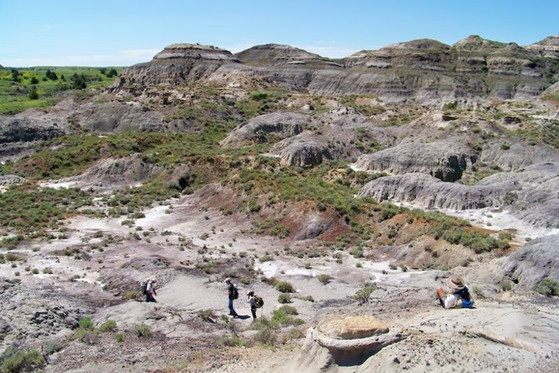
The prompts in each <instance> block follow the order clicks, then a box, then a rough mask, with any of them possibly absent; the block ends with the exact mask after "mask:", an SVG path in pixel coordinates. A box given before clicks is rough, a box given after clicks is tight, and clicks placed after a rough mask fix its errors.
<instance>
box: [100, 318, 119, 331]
mask: <svg viewBox="0 0 559 373" xmlns="http://www.w3.org/2000/svg"><path fill="white" fill-rule="evenodd" d="M98 330H99V331H100V332H102V333H106V332H114V331H116V321H114V320H107V321H105V322H104V323H103V324H101V325H100V326H99V328H98Z"/></svg>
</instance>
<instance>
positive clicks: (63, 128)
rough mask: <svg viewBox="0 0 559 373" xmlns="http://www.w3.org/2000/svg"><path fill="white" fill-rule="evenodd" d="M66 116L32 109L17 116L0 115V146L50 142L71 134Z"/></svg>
mask: <svg viewBox="0 0 559 373" xmlns="http://www.w3.org/2000/svg"><path fill="white" fill-rule="evenodd" d="M69 127H70V126H69V123H68V121H67V119H66V117H65V116H59V115H57V114H50V113H47V112H45V111H43V110H39V109H30V110H27V111H25V112H23V113H20V114H17V115H15V116H3V115H0V144H2V143H11V142H30V141H37V140H50V139H52V138H55V137H59V136H62V135H66V134H67V133H68V132H70V129H69Z"/></svg>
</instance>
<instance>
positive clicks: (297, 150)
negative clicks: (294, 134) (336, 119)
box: [280, 142, 325, 167]
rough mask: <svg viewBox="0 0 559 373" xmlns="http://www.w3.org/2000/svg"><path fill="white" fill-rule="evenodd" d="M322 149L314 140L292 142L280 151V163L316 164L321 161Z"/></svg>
mask: <svg viewBox="0 0 559 373" xmlns="http://www.w3.org/2000/svg"><path fill="white" fill-rule="evenodd" d="M323 155H325V154H324V149H323V147H322V146H320V145H319V144H317V143H314V142H300V143H293V144H291V145H289V146H287V147H285V148H284V149H283V150H281V151H280V158H281V160H280V163H281V164H282V165H286V166H299V167H304V166H316V165H319V164H321V163H322V157H323Z"/></svg>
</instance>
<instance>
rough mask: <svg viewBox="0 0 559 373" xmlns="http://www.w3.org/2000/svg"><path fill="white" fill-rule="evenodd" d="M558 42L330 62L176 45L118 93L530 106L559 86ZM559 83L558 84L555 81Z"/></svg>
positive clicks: (438, 46)
mask: <svg viewBox="0 0 559 373" xmlns="http://www.w3.org/2000/svg"><path fill="white" fill-rule="evenodd" d="M556 44H557V37H549V38H547V39H545V40H543V41H541V42H538V43H535V44H532V45H531V46H527V47H521V46H519V45H517V44H515V43H509V44H505V43H499V42H495V41H490V40H486V39H482V38H481V37H479V36H470V37H468V38H466V39H464V40H461V41H459V42H457V43H456V44H454V45H452V46H449V45H446V44H443V43H440V42H437V41H435V40H429V39H419V40H413V41H410V42H405V43H398V44H394V45H390V46H387V47H384V48H381V49H380V50H378V51H361V52H358V53H356V54H354V55H352V56H349V57H347V58H344V59H341V60H340V61H329V60H328V59H325V58H322V57H320V56H318V55H314V54H311V53H308V52H305V51H303V50H300V49H297V48H293V47H289V46H284V45H276V44H266V45H260V46H256V47H253V48H250V49H248V50H246V51H243V52H240V53H238V54H237V55H236V58H235V57H234V56H233V55H231V54H230V53H229V52H227V51H224V50H221V49H217V48H215V49H213V48H212V47H202V46H192V45H184V44H180V45H173V46H169V47H167V48H165V50H164V51H162V52H161V53H160V54H158V55H157V56H156V57H155V58H154V59H153V61H152V62H150V63H146V64H140V65H136V66H133V67H131V68H129V69H128V70H126V71H125V72H124V73H123V75H122V79H121V81H120V82H119V86H122V84H126V83H132V84H142V85H145V84H161V83H167V84H174V85H177V84H183V83H185V82H193V81H195V82H199V83H204V82H211V83H212V84H215V85H219V86H222V87H227V86H243V87H244V88H246V89H251V87H258V86H259V85H264V86H281V87H285V88H288V89H294V90H298V91H305V92H309V93H312V94H320V95H348V94H366V93H368V94H371V93H373V94H375V95H377V96H378V97H380V98H381V99H382V100H383V101H384V102H400V103H402V102H408V103H409V102H417V103H419V104H430V105H435V104H437V103H441V102H454V101H457V100H463V99H468V100H471V99H491V98H497V99H518V100H521V99H529V98H533V97H536V96H538V95H539V94H541V93H542V92H544V91H545V90H546V89H547V88H548V87H549V86H550V85H551V82H552V81H551V79H557V76H556V74H557V61H556V49H557V46H556ZM554 75H555V78H553V76H554Z"/></svg>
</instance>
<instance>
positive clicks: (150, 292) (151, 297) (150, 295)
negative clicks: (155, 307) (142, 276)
mask: <svg viewBox="0 0 559 373" xmlns="http://www.w3.org/2000/svg"><path fill="white" fill-rule="evenodd" d="M156 283H157V280H156V279H154V278H152V279H150V280H148V285H147V287H146V302H157V301H156V300H155V296H156V295H157V290H155V284H156Z"/></svg>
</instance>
